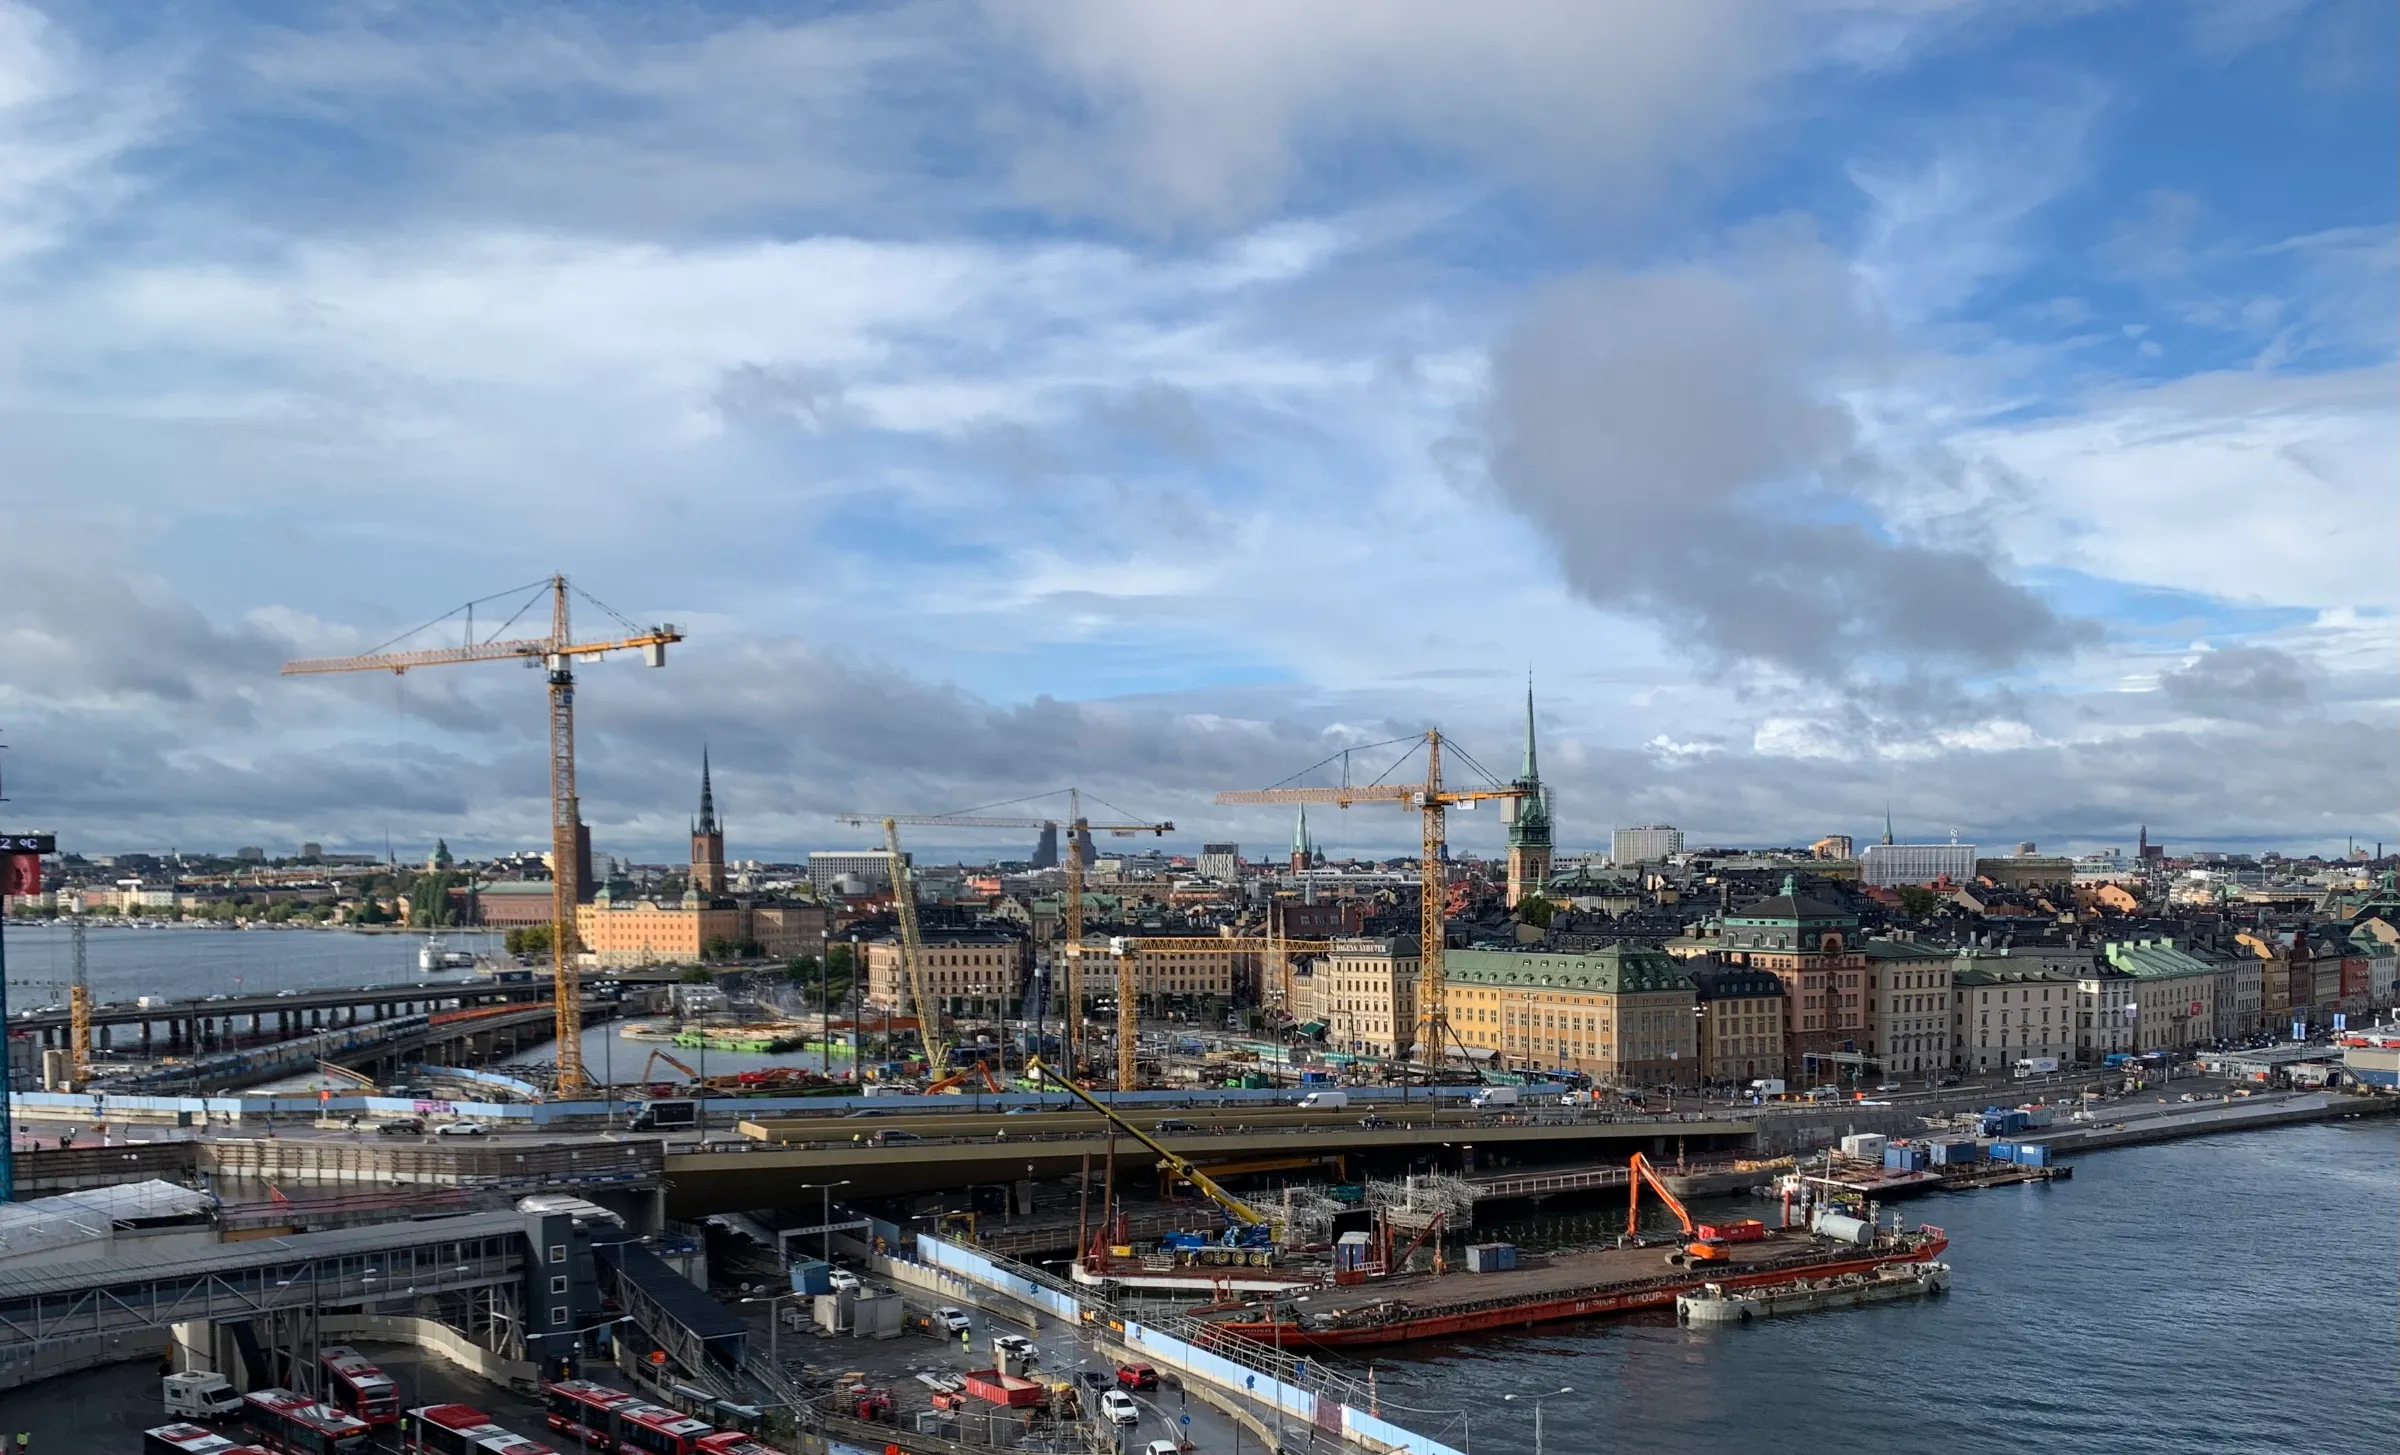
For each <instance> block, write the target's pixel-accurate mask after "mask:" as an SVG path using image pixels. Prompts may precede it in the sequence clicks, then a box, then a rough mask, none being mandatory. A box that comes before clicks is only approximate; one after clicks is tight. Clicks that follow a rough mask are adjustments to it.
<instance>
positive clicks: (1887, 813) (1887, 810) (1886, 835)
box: [1883, 803, 1892, 844]
mask: <svg viewBox="0 0 2400 1455" xmlns="http://www.w3.org/2000/svg"><path fill="white" fill-rule="evenodd" d="M1883 841H1884V842H1885V843H1887V844H1888V843H1890V842H1891V841H1892V806H1891V805H1890V804H1888V803H1887V804H1885V805H1884V806H1883Z"/></svg>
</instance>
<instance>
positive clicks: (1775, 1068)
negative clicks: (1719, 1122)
mask: <svg viewBox="0 0 2400 1455" xmlns="http://www.w3.org/2000/svg"><path fill="white" fill-rule="evenodd" d="M1683 972H1684V974H1685V975H1686V976H1687V977H1688V978H1689V979H1690V980H1691V982H1692V995H1693V1000H1694V1006H1695V1009H1696V1013H1697V1018H1698V1021H1699V1025H1698V1026H1697V1028H1696V1032H1695V1034H1696V1035H1697V1038H1698V1042H1699V1049H1700V1075H1701V1076H1702V1078H1703V1079H1705V1080H1706V1081H1707V1082H1708V1083H1709V1084H1710V1085H1712V1086H1742V1085H1746V1084H1748V1083H1749V1082H1752V1081H1756V1080H1758V1079H1760V1078H1761V1077H1775V1078H1780V1077H1782V1076H1783V1074H1784V1064H1783V1003H1784V994H1783V982H1782V981H1781V980H1779V979H1777V978H1776V977H1775V976H1773V975H1771V974H1769V973H1768V972H1767V971H1764V970H1755V969H1752V968H1751V967H1749V966H1747V965H1726V964H1723V963H1722V962H1719V961H1717V960H1714V959H1708V960H1698V961H1686V962H1683Z"/></svg>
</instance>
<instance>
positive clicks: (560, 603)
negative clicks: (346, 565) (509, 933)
mask: <svg viewBox="0 0 2400 1455" xmlns="http://www.w3.org/2000/svg"><path fill="white" fill-rule="evenodd" d="M540 589H542V590H545V591H547V592H549V594H550V634H549V635H548V636H547V637H512V638H506V639H501V638H498V637H494V638H493V639H490V640H487V641H481V642H478V641H475V640H473V639H472V637H473V634H472V630H471V628H470V632H469V640H467V641H466V642H465V643H464V644H462V645H460V646H455V647H433V648H427V649H423V650H412V651H405V652H369V653H366V654H364V655H361V656H353V657H312V658H304V659H302V660H299V661H293V662H286V663H284V664H283V675H284V676H286V677H302V676H311V675H315V674H319V673H327V672H392V673H401V672H407V671H409V670H411V669H413V668H417V667H442V666H451V665H454V664H458V663H463V662H508V661H524V662H538V663H540V664H541V666H542V668H543V671H544V674H545V680H546V682H547V684H548V687H549V699H550V700H549V709H550V711H549V746H550V884H551V889H550V977H551V995H552V1002H551V1003H552V1007H553V1010H554V1013H555V1017H556V1019H555V1022H554V1028H555V1031H556V1034H557V1037H558V1050H557V1086H558V1090H559V1092H560V1093H561V1094H568V1093H572V1092H575V1091H578V1090H580V1089H582V1087H583V1085H584V1071H583V985H582V982H581V981H580V980H579V979H578V978H577V975H576V968H575V961H576V939H575V903H576V889H577V881H578V878H579V876H580V865H581V861H582V848H583V843H582V840H583V834H582V825H583V814H582V811H581V808H580V805H579V804H578V801H577V798H576V793H575V659H576V658H577V657H598V656H605V655H607V654H608V653H610V652H620V651H638V652H640V653H641V654H642V660H643V662H644V663H645V664H646V665H648V666H652V667H663V666H665V665H666V664H667V647H668V646H669V644H671V643H674V642H680V641H682V640H683V633H682V632H679V631H677V630H676V629H675V628H674V627H673V626H671V625H660V626H651V627H640V626H635V625H634V624H633V623H631V622H625V623H624V624H625V625H626V626H627V627H628V628H629V631H628V632H627V634H626V635H624V636H622V637H613V638H607V639H600V640H593V641H584V642H579V641H576V640H575V637H574V632H573V630H572V625H571V623H570V621H569V619H568V617H569V613H568V609H567V593H568V584H567V578H566V577H565V576H563V575H553V576H551V577H550V579H549V580H548V581H546V582H544V583H542V586H541V588H540ZM586 599H587V600H588V599H590V598H588V597H587V598H586ZM530 606H531V603H530V602H528V603H527V606H526V608H524V609H530ZM602 609H603V610H606V609H607V608H605V607H603V608H602ZM467 610H468V619H469V621H470V623H471V622H472V620H473V607H472V605H470V606H469V607H468V608H467ZM610 614H611V615H615V613H614V612H611V613H610ZM619 620H620V621H622V620H623V618H619Z"/></svg>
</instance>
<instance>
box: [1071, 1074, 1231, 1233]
mask: <svg viewBox="0 0 2400 1455" xmlns="http://www.w3.org/2000/svg"><path fill="white" fill-rule="evenodd" d="M1025 1070H1026V1071H1027V1072H1028V1073H1029V1074H1031V1075H1034V1076H1038V1077H1040V1078H1041V1079H1043V1080H1045V1081H1050V1082H1055V1083H1056V1084H1057V1085H1059V1086H1061V1087H1064V1088H1065V1089H1066V1090H1067V1091H1068V1092H1070V1093H1072V1094H1073V1095H1074V1097H1075V1099H1076V1100H1078V1101H1080V1102H1082V1103H1083V1104H1084V1105H1085V1106H1088V1107H1090V1108H1091V1109H1092V1110H1094V1111H1096V1112H1098V1113H1100V1115H1101V1116H1102V1117H1104V1118H1106V1119H1107V1121H1108V1122H1109V1124H1110V1125H1111V1126H1114V1127H1115V1128H1116V1129H1117V1130H1118V1131H1120V1132H1123V1133H1124V1134H1125V1135H1126V1136H1129V1137H1131V1138H1133V1139H1134V1140H1135V1141H1137V1142H1139V1143H1141V1144H1142V1145H1143V1146H1145V1147H1148V1148H1149V1149H1150V1150H1151V1151H1153V1152H1155V1153H1157V1154H1158V1159H1159V1160H1160V1161H1161V1162H1164V1163H1166V1164H1167V1166H1168V1167H1169V1168H1170V1169H1172V1170H1173V1171H1174V1173H1175V1175H1176V1176H1177V1177H1180V1178H1182V1179H1183V1180H1184V1181H1186V1182H1188V1183H1190V1184H1191V1185H1192V1186H1194V1187H1197V1188H1199V1189H1200V1195H1201V1196H1202V1197H1205V1198H1207V1199H1208V1200H1209V1201H1210V1202H1213V1203H1215V1204H1216V1205H1217V1206H1218V1207H1221V1208H1223V1209H1224V1210H1225V1215H1226V1216H1227V1217H1229V1218H1231V1219H1233V1220H1234V1221H1235V1222H1237V1223H1240V1224H1241V1225H1242V1226H1243V1227H1246V1228H1258V1227H1265V1226H1266V1225H1267V1224H1268V1223H1269V1222H1270V1221H1271V1220H1270V1219H1269V1218H1268V1217H1267V1215H1266V1214H1265V1213H1262V1212H1260V1211H1259V1210H1258V1209H1257V1208H1254V1207H1252V1206H1251V1205H1250V1204H1248V1203H1246V1202H1244V1201H1242V1200H1241V1199H1240V1198H1238V1197H1235V1196H1234V1195H1233V1194H1232V1193H1230V1192H1227V1191H1226V1190H1225V1189H1224V1188H1222V1187H1219V1186H1217V1184H1216V1181H1215V1180H1214V1179H1213V1178H1211V1177H1210V1176H1209V1175H1208V1174H1207V1173H1205V1172H1203V1171H1201V1170H1200V1169H1199V1168H1198V1167H1195V1166H1193V1165H1192V1163H1191V1162H1190V1160H1189V1159H1187V1158H1183V1157H1179V1156H1177V1155H1176V1154H1174V1153H1173V1152H1170V1151H1168V1150H1167V1149H1166V1148H1165V1147H1163V1146H1161V1145H1159V1143H1158V1141H1157V1140H1156V1139H1155V1138H1153V1137H1152V1136H1151V1135H1150V1134H1149V1133H1148V1132H1145V1131H1143V1130H1142V1129H1141V1128H1140V1127H1137V1126H1135V1125H1134V1124H1133V1123H1131V1122H1129V1121H1127V1120H1125V1118H1123V1117H1121V1116H1119V1115H1117V1112H1116V1109H1115V1108H1114V1107H1111V1106H1110V1105H1109V1104H1108V1103H1106V1102H1104V1101H1102V1100H1100V1099H1099V1098H1098V1097H1096V1096H1094V1095H1092V1094H1091V1093H1090V1092H1088V1091H1085V1090H1084V1089H1083V1088H1082V1087H1080V1086H1077V1085H1076V1084H1075V1083H1074V1081H1073V1080H1072V1079H1070V1078H1068V1077H1064V1076H1060V1075H1058V1074H1057V1073H1056V1072H1054V1071H1052V1070H1051V1069H1050V1068H1049V1067H1048V1066H1045V1065H1043V1064H1042V1058H1041V1057H1039V1056H1036V1057H1034V1058H1033V1059H1031V1060H1029V1061H1027V1062H1026V1063H1025Z"/></svg>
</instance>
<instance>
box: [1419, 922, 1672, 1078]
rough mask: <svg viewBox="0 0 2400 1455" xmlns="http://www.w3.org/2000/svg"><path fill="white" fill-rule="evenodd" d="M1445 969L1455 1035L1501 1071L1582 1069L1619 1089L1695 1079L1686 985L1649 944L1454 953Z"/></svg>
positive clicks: (1668, 960) (1667, 958)
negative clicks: (1576, 950) (1562, 951)
mask: <svg viewBox="0 0 2400 1455" xmlns="http://www.w3.org/2000/svg"><path fill="white" fill-rule="evenodd" d="M1444 963H1445V965H1446V967H1447V979H1448V983H1449V999H1450V1024H1451V1027H1452V1029H1453V1030H1454V1031H1456V1033H1457V1035H1458V1038H1459V1040H1460V1041H1461V1042H1462V1043H1464V1044H1465V1045H1466V1046H1467V1047H1469V1048H1470V1049H1471V1050H1478V1051H1486V1052H1489V1053H1491V1059H1493V1060H1495V1061H1497V1062H1499V1063H1500V1064H1502V1065H1506V1066H1513V1067H1520V1068H1525V1069H1531V1070H1553V1069H1567V1070H1573V1071H1580V1072H1583V1073H1584V1074H1586V1075H1588V1076H1590V1077H1591V1078H1592V1079H1593V1080H1595V1081H1598V1082H1603V1083H1611V1084H1615V1085H1621V1086H1662V1085H1674V1086H1692V1085H1696V1084H1697V1083H1698V1082H1699V1080H1700V1075H1701V1062H1700V1048H1699V1040H1698V1032H1697V1029H1696V1027H1695V1024H1694V1021H1695V1018H1694V1016H1693V1007H1694V1000H1693V992H1692V982H1691V980H1690V979H1689V978H1688V977H1687V976H1686V975H1685V973H1684V967H1683V966H1681V965H1679V964H1678V963H1677V962H1676V961H1675V960H1674V959H1673V958H1672V957H1670V956H1669V955H1667V954H1666V953H1665V952H1664V951H1663V950H1660V949H1658V948H1657V947H1656V946H1652V945H1626V944H1619V945H1606V946H1603V947H1601V948H1600V949H1597V950H1594V951H1591V952H1590V953H1588V954H1582V955H1554V954H1541V953H1528V952H1522V951H1515V950H1452V951H1450V952H1449V953H1448V954H1447V955H1446V956H1444Z"/></svg>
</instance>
